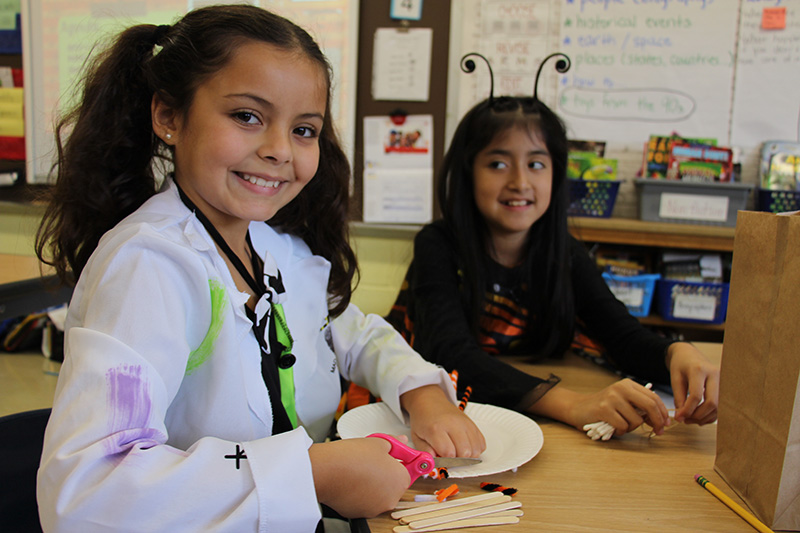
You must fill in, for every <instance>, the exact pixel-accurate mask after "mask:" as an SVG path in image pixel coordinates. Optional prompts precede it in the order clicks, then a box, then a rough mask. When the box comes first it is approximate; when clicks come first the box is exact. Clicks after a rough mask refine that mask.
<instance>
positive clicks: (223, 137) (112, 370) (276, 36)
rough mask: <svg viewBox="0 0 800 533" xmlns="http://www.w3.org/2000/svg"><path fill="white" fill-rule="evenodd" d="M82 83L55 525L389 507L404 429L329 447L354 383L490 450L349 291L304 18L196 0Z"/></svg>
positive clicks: (68, 158) (320, 84)
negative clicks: (344, 394) (344, 393)
mask: <svg viewBox="0 0 800 533" xmlns="http://www.w3.org/2000/svg"><path fill="white" fill-rule="evenodd" d="M84 81H85V83H84V85H83V93H82V98H81V101H80V103H79V104H78V105H77V107H76V108H75V109H74V111H72V112H71V113H70V114H68V115H67V116H66V118H64V119H63V120H62V122H61V123H60V125H59V126H58V130H57V132H58V133H57V141H58V159H57V162H56V166H55V173H56V176H57V181H56V184H55V188H54V191H53V198H52V201H51V203H50V205H49V207H48V210H47V213H46V215H45V217H44V220H43V222H42V226H41V227H40V231H39V234H38V235H37V253H38V255H39V257H40V258H41V259H42V260H44V261H46V262H49V263H51V264H53V265H55V267H56V269H57V270H58V272H59V273H60V274H61V275H62V277H63V278H64V279H66V280H68V281H75V280H77V285H76V287H75V290H74V296H73V299H72V301H71V303H70V307H69V315H68V318H67V324H66V340H65V351H66V355H65V360H64V364H63V367H62V369H61V374H60V376H59V381H58V386H57V390H56V393H55V399H54V406H53V410H52V415H51V417H50V422H49V424H48V427H47V431H46V435H45V442H44V450H43V453H42V461H41V466H40V470H39V477H38V500H39V510H40V517H41V523H42V526H43V528H44V530H45V531H81V532H89V531H112V530H121V531H236V532H243V531H314V529H315V528H318V527H322V526H321V525H320V524H322V522H321V521H320V517H321V510H320V504H322V505H323V506H327V507H329V508H331V509H332V510H333V511H334V512H335V513H339V514H340V515H343V516H345V517H361V516H367V517H368V516H374V515H376V514H378V513H380V512H382V511H385V510H387V509H390V508H392V507H393V506H394V504H395V503H396V502H397V501H398V499H399V498H400V496H401V495H402V494H403V492H404V491H405V490H406V488H407V487H408V484H409V479H410V477H409V473H408V471H407V470H406V469H405V468H404V466H403V465H402V464H401V463H400V462H398V461H397V460H396V459H395V458H394V457H392V456H391V455H390V454H389V452H390V449H391V445H390V443H389V442H387V441H386V440H383V439H379V438H364V439H350V440H346V441H341V440H340V441H334V442H325V439H326V437H327V435H328V432H329V431H330V428H331V424H332V422H333V415H334V413H335V411H336V408H337V405H338V402H339V398H340V396H341V390H340V379H341V377H344V378H346V379H349V380H354V381H355V382H358V383H360V384H362V385H364V386H367V387H369V388H370V389H371V390H373V391H375V392H376V393H378V394H381V396H382V397H383V398H384V400H385V401H386V403H387V405H388V406H389V407H390V408H391V409H392V411H393V412H394V413H395V414H396V415H397V416H399V417H403V418H406V419H407V420H408V421H409V422H410V425H411V428H412V432H413V435H414V436H415V443H416V444H417V445H418V446H419V447H422V448H427V449H426V450H425V451H428V450H430V451H433V452H434V453H437V454H439V455H447V456H454V455H460V456H476V455H478V454H480V453H481V451H483V449H484V447H485V443H484V440H483V436H482V435H481V434H480V431H479V430H478V429H477V427H476V426H475V425H474V424H473V423H472V421H471V420H469V419H468V418H467V417H466V415H464V414H463V413H462V412H461V411H460V410H459V409H458V408H457V406H456V397H455V394H454V392H453V389H452V385H451V384H450V379H449V376H448V375H447V373H446V372H444V371H443V370H442V369H440V368H437V367H436V366H435V365H432V364H430V363H428V362H426V361H424V360H423V359H422V358H421V357H420V356H419V355H418V354H416V353H415V352H414V351H413V350H411V349H410V348H409V346H408V344H407V343H405V341H403V339H402V338H401V337H400V336H399V335H398V334H397V333H396V332H395V331H394V329H392V328H391V326H389V325H388V324H386V323H385V322H384V321H383V320H382V319H380V318H379V317H375V316H364V315H363V314H362V313H361V312H360V311H359V310H358V309H357V308H356V307H354V306H353V305H351V304H350V295H351V282H352V280H353V276H354V274H355V271H356V262H355V257H354V254H353V251H352V250H351V248H350V246H349V244H348V238H347V216H346V215H347V201H348V184H349V165H348V163H347V160H346V158H345V155H344V153H343V152H342V150H341V148H340V146H339V142H338V140H337V136H336V133H335V131H334V129H333V124H332V123H331V114H330V96H331V72H330V67H329V65H328V63H327V60H326V59H325V57H324V56H323V55H322V53H321V51H320V49H319V47H318V46H317V44H316V43H315V42H314V41H313V39H312V38H311V37H310V36H309V35H308V34H307V33H306V32H305V31H304V30H302V29H301V28H299V27H298V26H296V25H294V24H293V23H291V22H289V21H288V20H286V19H284V18H282V17H278V16H276V15H274V14H272V13H270V12H268V11H265V10H263V9H260V8H257V7H253V6H250V5H226V6H212V7H207V8H202V9H198V10H195V11H192V12H190V13H188V14H187V15H185V16H184V17H183V18H182V19H180V20H179V21H178V22H176V23H175V24H174V25H170V26H166V25H165V26H154V25H150V24H142V25H136V26H132V27H130V28H128V29H127V30H125V31H123V32H122V33H121V34H120V35H119V36H118V37H117V38H116V40H115V42H114V43H113V45H112V46H111V47H110V48H109V49H108V50H106V51H105V52H104V53H102V54H101V55H100V56H98V58H97V59H96V60H95V61H94V62H93V63H92V64H91V65H90V68H89V70H88V73H87V74H86V77H85V80H84ZM163 161H166V162H168V163H169V164H168V165H167V167H166V168H167V170H168V171H170V175H169V177H167V178H166V180H164V182H163V185H161V186H160V187H159V184H158V183H157V181H158V180H157V179H156V176H157V173H156V172H155V171H154V165H155V164H157V163H159V162H163ZM265 222H267V223H265ZM327 507H326V508H327ZM335 513H331V514H335ZM319 530H320V529H318V531H319Z"/></svg>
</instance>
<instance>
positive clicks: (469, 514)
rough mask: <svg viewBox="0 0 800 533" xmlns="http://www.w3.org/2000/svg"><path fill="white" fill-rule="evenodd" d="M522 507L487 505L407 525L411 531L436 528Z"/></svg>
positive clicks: (514, 503) (415, 521) (500, 504)
mask: <svg viewBox="0 0 800 533" xmlns="http://www.w3.org/2000/svg"><path fill="white" fill-rule="evenodd" d="M517 507H522V503H520V502H505V503H499V504H497V505H489V506H487V507H481V508H479V509H473V510H471V511H464V512H456V513H450V514H446V515H444V516H439V517H436V518H427V519H425V520H413V521H412V522H410V523H409V524H408V526H409V527H410V528H411V529H422V528H424V527H430V526H437V525H439V524H444V523H446V522H455V521H456V520H465V519H467V518H476V517H478V516H483V515H487V514H492V513H496V512H497V511H507V510H508V509H515V508H517Z"/></svg>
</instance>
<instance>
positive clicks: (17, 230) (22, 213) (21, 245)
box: [0, 202, 42, 256]
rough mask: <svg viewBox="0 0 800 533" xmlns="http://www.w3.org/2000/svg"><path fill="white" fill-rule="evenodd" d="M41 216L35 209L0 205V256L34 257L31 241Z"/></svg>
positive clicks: (7, 204) (6, 204) (8, 204)
mask: <svg viewBox="0 0 800 533" xmlns="http://www.w3.org/2000/svg"><path fill="white" fill-rule="evenodd" d="M41 216H42V212H41V211H39V210H38V209H35V208H30V207H27V206H21V205H20V206H17V205H14V204H11V203H5V202H3V203H0V254H13V255H29V256H33V255H35V254H34V252H33V241H34V236H35V235H36V228H37V227H38V224H39V220H40V218H41Z"/></svg>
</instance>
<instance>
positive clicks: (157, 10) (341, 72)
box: [22, 0, 358, 183]
mask: <svg viewBox="0 0 800 533" xmlns="http://www.w3.org/2000/svg"><path fill="white" fill-rule="evenodd" d="M216 3H219V2H211V1H204V0H119V1H115V2H108V1H107V0H27V1H24V2H23V3H22V20H23V28H22V29H23V68H24V75H25V90H26V94H25V123H26V125H25V128H26V131H25V136H26V152H27V165H26V176H27V181H28V182H29V183H46V182H47V180H48V174H49V172H50V168H51V166H52V164H53V160H54V154H55V141H54V137H53V130H54V128H53V124H54V119H55V117H56V116H57V114H58V113H59V112H60V111H63V110H64V109H65V108H66V107H68V106H69V104H70V103H71V102H72V101H73V99H74V94H75V85H74V80H75V79H76V76H77V75H78V73H79V72H80V70H81V67H82V65H83V64H84V61H85V59H86V57H87V56H88V55H89V54H90V53H91V52H92V51H93V49H95V46H96V45H97V44H98V43H99V44H100V45H101V46H102V44H103V43H105V42H107V40H108V38H109V37H110V36H112V35H114V34H115V33H117V32H118V31H120V30H121V29H123V28H124V27H126V26H129V25H131V24H137V23H151V24H170V23H172V22H174V21H175V20H176V19H177V18H179V17H180V16H181V15H183V14H184V13H186V12H187V11H189V10H192V9H195V8H198V7H202V6H203V5H210V4H216ZM244 3H250V4H253V5H260V6H261V7H264V8H266V9H270V10H272V11H275V12H276V13H279V14H281V15H283V16H285V17H287V18H289V19H290V20H292V21H294V22H295V23H297V24H298V25H300V26H302V27H303V28H305V29H306V30H307V31H308V32H309V33H310V34H311V35H312V36H313V37H314V38H315V39H316V40H317V42H318V43H319V45H320V47H321V48H322V50H323V52H324V53H325V55H326V56H327V57H328V60H329V61H330V62H331V64H332V66H333V70H334V76H335V78H334V86H333V95H334V98H333V103H332V113H333V117H334V122H335V123H336V125H337V127H338V129H339V132H340V135H341V137H342V141H343V144H344V146H345V149H346V150H348V151H350V152H352V149H353V138H354V135H355V133H354V124H353V117H354V113H355V91H354V90H353V87H354V85H355V58H356V49H357V44H356V43H357V42H356V39H355V35H356V28H357V26H358V1H357V0H324V1H323V0H319V1H317V0H305V1H293V0H260V1H259V0H255V1H250V2H244Z"/></svg>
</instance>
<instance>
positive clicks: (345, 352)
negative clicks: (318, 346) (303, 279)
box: [331, 304, 457, 420]
mask: <svg viewBox="0 0 800 533" xmlns="http://www.w3.org/2000/svg"><path fill="white" fill-rule="evenodd" d="M331 327H332V340H333V344H334V350H335V352H336V356H337V359H338V362H339V368H340V371H341V372H342V375H343V376H344V378H345V379H347V380H350V381H352V382H354V383H356V384H358V385H361V386H362V387H366V388H367V389H369V390H370V391H371V392H372V393H373V394H375V395H376V396H380V398H381V400H382V401H383V402H385V403H386V405H387V406H388V407H389V408H390V409H391V410H392V411H393V412H394V414H395V415H397V417H398V418H399V419H400V420H405V416H404V413H403V411H402V409H401V407H400V395H401V394H403V393H404V392H407V391H409V390H412V389H415V388H418V387H422V386H424V385H439V386H440V387H441V388H442V390H443V391H444V392H445V394H446V395H447V397H448V398H449V399H450V401H451V402H452V403H453V404H455V403H457V401H456V394H455V390H454V388H453V385H452V382H451V380H450V376H449V375H448V374H447V372H446V371H445V370H444V369H442V368H441V367H438V366H436V365H434V364H432V363H429V362H427V361H425V360H424V359H423V358H422V356H420V355H419V354H418V353H417V352H415V351H414V350H413V349H412V348H411V347H410V346H409V345H408V343H407V342H406V341H405V340H404V339H403V337H402V336H400V334H399V333H397V331H395V329H394V328H393V327H392V326H391V325H389V323H388V322H386V321H385V320H384V319H383V318H381V317H379V316H377V315H374V314H369V315H364V313H362V312H361V310H359V309H358V307H356V306H355V305H353V304H350V305H349V306H348V307H347V309H345V311H344V313H342V314H341V315H339V316H338V317H336V318H335V319H334V320H333V321H332V322H331Z"/></svg>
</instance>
